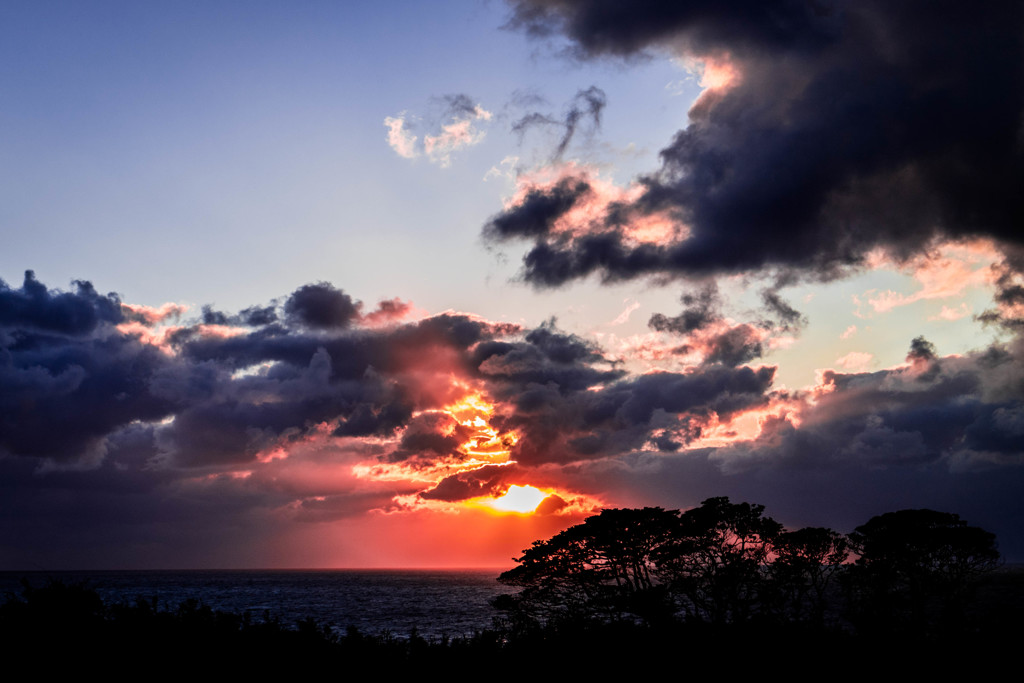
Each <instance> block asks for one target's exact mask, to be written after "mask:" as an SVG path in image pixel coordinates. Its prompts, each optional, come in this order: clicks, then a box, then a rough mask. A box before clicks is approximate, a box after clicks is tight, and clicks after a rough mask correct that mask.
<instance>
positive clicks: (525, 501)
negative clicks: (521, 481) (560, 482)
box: [482, 484, 549, 514]
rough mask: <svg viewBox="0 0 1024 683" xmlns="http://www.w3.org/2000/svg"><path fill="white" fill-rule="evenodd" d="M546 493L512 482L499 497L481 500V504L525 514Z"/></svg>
mask: <svg viewBox="0 0 1024 683" xmlns="http://www.w3.org/2000/svg"><path fill="white" fill-rule="evenodd" d="M548 495H549V494H548V493H547V492H545V491H541V490H540V489H538V488H536V487H534V486H519V485H517V484H512V485H511V486H509V487H508V491H506V492H505V495H503V496H502V497H501V498H492V499H490V500H484V501H482V504H483V505H485V506H487V507H490V508H493V509H495V510H498V511H500V512H519V513H522V514H527V513H530V512H533V511H534V510H536V509H537V506H538V505H540V504H541V502H542V501H543V500H544V499H545V498H547V497H548Z"/></svg>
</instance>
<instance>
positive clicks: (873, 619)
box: [496, 497, 1000, 636]
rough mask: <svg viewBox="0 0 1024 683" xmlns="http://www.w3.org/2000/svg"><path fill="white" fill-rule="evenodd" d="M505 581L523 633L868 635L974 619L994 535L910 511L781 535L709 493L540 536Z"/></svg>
mask: <svg viewBox="0 0 1024 683" xmlns="http://www.w3.org/2000/svg"><path fill="white" fill-rule="evenodd" d="M516 561H517V562H518V566H517V567H516V568H514V569H512V570H509V571H507V572H505V573H504V574H502V575H501V577H500V578H499V581H501V582H502V583H504V584H507V585H509V586H516V587H519V588H521V590H520V591H519V592H518V593H517V594H514V595H506V596H503V597H502V598H501V599H499V600H498V601H497V604H496V606H497V607H499V608H500V609H502V610H503V611H504V612H505V613H506V614H507V618H508V620H509V624H510V626H511V627H512V628H513V629H516V630H531V629H537V628H541V627H546V626H553V625H563V626H564V625H567V624H582V623H588V622H591V623H609V622H614V621H627V622H633V623H638V624H646V625H650V626H661V625H666V624H670V623H672V622H682V623H687V624H704V625H713V626H726V625H733V626H742V625H749V624H760V625H772V626H778V625H783V624H784V625H790V626H792V625H801V626H804V627H810V628H813V629H817V630H822V629H826V628H828V629H837V630H843V631H853V632H855V633H858V634H861V635H892V634H911V635H915V636H930V635H936V634H940V633H951V632H963V631H964V630H965V629H969V628H971V626H972V624H971V623H970V619H969V616H970V615H969V610H968V607H969V603H970V598H971V593H972V589H973V588H974V585H975V579H976V578H977V577H978V576H979V575H981V574H982V573H984V572H987V571H989V570H991V569H994V568H995V567H997V566H998V565H999V563H1000V557H999V552H998V551H997V549H996V539H995V536H994V535H993V534H991V533H989V532H987V531H985V530H983V529H980V528H978V527H974V526H970V525H968V524H967V523H966V522H965V521H964V520H961V519H960V517H959V516H958V515H955V514H952V513H945V512H936V511H934V510H900V511H898V512H890V513H886V514H883V515H879V516H877V517H873V518H872V519H870V520H869V521H868V522H867V523H865V524H864V525H862V526H859V527H857V529H856V530H855V531H854V532H853V533H852V534H850V535H848V536H847V535H844V534H841V533H838V532H836V531H834V530H832V529H826V528H820V527H807V528H803V529H797V530H795V531H785V530H784V529H783V526H782V525H781V524H780V523H779V522H777V521H775V520H774V519H772V518H771V517H769V516H767V515H765V514H764V507H763V506H761V505H752V504H749V503H732V502H730V501H729V499H728V498H724V497H721V498H709V499H708V500H705V501H704V502H703V503H702V504H701V505H700V506H699V507H696V508H693V509H691V510H687V511H685V512H680V511H678V510H664V509H662V508H643V509H608V510H603V511H602V512H601V514H599V515H595V516H593V517H590V518H588V519H587V520H586V521H585V522H584V523H582V524H578V525H576V526H573V527H570V528H569V529H566V530H565V531H563V532H561V533H559V534H557V535H556V536H554V537H552V538H550V539H548V540H546V541H536V542H535V543H534V544H533V546H532V547H530V548H528V549H527V550H525V551H524V552H523V555H522V557H520V558H518V559H517V560H516Z"/></svg>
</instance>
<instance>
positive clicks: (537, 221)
mask: <svg viewBox="0 0 1024 683" xmlns="http://www.w3.org/2000/svg"><path fill="white" fill-rule="evenodd" d="M591 192H592V190H591V188H590V186H589V185H588V184H587V183H586V181H585V180H583V179H581V178H575V177H566V178H562V179H561V180H559V181H558V183H557V184H555V185H554V186H553V187H551V188H548V189H546V190H533V191H530V192H529V193H528V194H527V195H526V197H525V198H524V199H523V200H522V201H521V202H520V203H519V204H518V205H517V207H516V209H515V210H513V211H505V212H503V213H500V214H498V215H497V216H495V217H493V218H492V219H491V220H490V222H488V223H487V225H486V226H485V227H484V235H485V236H486V237H488V238H489V239H494V240H499V241H500V240H508V239H512V238H515V237H537V238H542V237H544V236H546V235H547V234H548V233H550V232H551V228H552V226H553V225H554V223H555V221H557V220H558V219H559V218H561V217H562V216H563V215H565V213H566V212H568V211H569V209H571V208H572V207H573V206H575V204H576V202H577V201H579V200H580V198H581V197H583V196H584V195H587V194H590V193H591Z"/></svg>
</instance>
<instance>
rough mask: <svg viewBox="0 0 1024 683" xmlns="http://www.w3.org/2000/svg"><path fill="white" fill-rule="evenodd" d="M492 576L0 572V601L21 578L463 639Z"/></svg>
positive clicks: (113, 596)
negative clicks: (50, 580) (82, 583)
mask: <svg viewBox="0 0 1024 683" xmlns="http://www.w3.org/2000/svg"><path fill="white" fill-rule="evenodd" d="M497 576H498V572H496V571H493V570H462V571H421V570H384V571H381V570H375V571H365V570H331V571H320V570H289V571H266V570H237V571H184V572H183V571H88V572H84V571H83V572H0V597H2V599H4V600H6V597H7V595H8V594H9V593H15V594H20V592H21V583H20V582H21V579H22V578H27V579H28V580H29V581H30V582H31V584H32V585H33V586H35V587H41V586H43V585H45V584H46V582H47V581H48V580H49V579H51V578H54V579H60V580H63V581H65V582H77V581H85V582H86V583H87V584H88V585H89V586H90V587H91V588H93V589H94V590H95V591H96V592H97V593H99V595H100V597H102V598H103V599H104V601H107V602H134V601H135V600H136V598H142V599H144V600H147V601H151V600H153V599H156V600H157V602H158V604H159V606H160V607H161V608H174V607H177V605H178V604H180V603H181V602H184V601H185V600H188V599H195V600H198V601H199V602H201V603H202V604H204V605H209V606H210V607H212V608H213V609H218V610H226V611H231V612H239V613H242V612H248V613H249V614H251V615H252V617H253V618H255V619H261V618H263V617H264V614H265V613H268V614H269V615H270V616H272V617H276V618H278V619H280V620H281V621H282V622H284V623H286V624H294V623H295V622H296V621H298V620H299V619H302V618H305V617H313V618H314V619H316V620H317V621H318V622H321V623H326V624H330V625H331V626H332V627H334V628H335V629H340V630H342V631H343V630H344V629H345V628H347V627H348V626H355V627H357V628H358V629H359V630H360V631H362V632H363V633H369V634H377V633H380V632H382V631H390V632H391V633H393V634H394V635H396V636H405V635H408V634H409V632H410V631H411V630H412V629H413V628H415V629H416V630H417V631H418V632H419V633H420V634H421V635H423V636H425V637H428V638H438V637H441V636H443V635H448V636H458V635H469V634H471V633H473V632H474V631H476V630H481V629H484V628H488V627H490V626H491V621H492V617H493V616H494V615H495V614H496V612H495V611H494V610H493V609H492V608H491V607H490V605H489V600H490V599H491V598H493V597H495V596H496V595H499V594H501V593H504V592H508V590H509V589H508V588H506V587H504V586H502V585H501V584H499V583H498V582H497V581H496V580H495V579H496V578H497Z"/></svg>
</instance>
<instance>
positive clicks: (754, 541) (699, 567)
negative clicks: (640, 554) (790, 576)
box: [655, 497, 782, 624]
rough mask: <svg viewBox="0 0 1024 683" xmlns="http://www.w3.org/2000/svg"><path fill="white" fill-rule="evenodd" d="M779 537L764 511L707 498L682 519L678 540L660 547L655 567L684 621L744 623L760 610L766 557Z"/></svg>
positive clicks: (675, 537)
mask: <svg viewBox="0 0 1024 683" xmlns="http://www.w3.org/2000/svg"><path fill="white" fill-rule="evenodd" d="M781 532H782V525H781V524H779V523H778V522H776V521H775V520H774V519H772V518H771V517H767V516H765V515H764V506H763V505H751V504H750V503H730V502H729V499H728V498H726V497H719V498H708V499H707V500H705V501H704V502H703V503H701V505H700V507H696V508H693V509H691V510H687V511H686V512H684V513H683V514H682V515H681V516H680V524H679V527H678V529H677V532H676V534H674V535H673V537H672V538H671V539H670V541H669V542H668V543H665V544H662V545H661V546H659V549H658V551H657V555H656V557H655V562H656V563H657V565H658V572H659V575H660V576H661V577H662V578H663V580H664V581H665V582H666V583H667V584H668V585H669V586H670V588H671V590H672V592H673V593H674V594H676V595H677V596H678V597H679V598H680V603H681V604H680V607H681V608H682V610H683V612H684V614H685V615H686V617H687V618H689V619H696V620H701V621H709V622H712V623H716V624H724V623H736V622H743V621H747V620H749V619H750V618H751V617H752V616H754V615H755V614H756V613H757V612H758V611H759V610H760V607H761V601H762V598H763V597H764V594H765V592H766V591H767V589H768V586H767V579H768V577H767V574H766V568H767V562H768V559H769V553H770V551H771V548H772V543H773V542H774V540H775V538H776V537H777V536H778V535H779V533H781Z"/></svg>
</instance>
